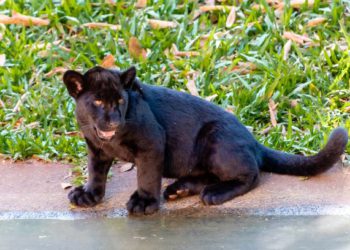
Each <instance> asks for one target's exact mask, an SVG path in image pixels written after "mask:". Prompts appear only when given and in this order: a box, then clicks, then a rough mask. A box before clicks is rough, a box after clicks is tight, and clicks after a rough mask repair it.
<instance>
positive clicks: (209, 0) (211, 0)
mask: <svg viewBox="0 0 350 250" xmlns="http://www.w3.org/2000/svg"><path fill="white" fill-rule="evenodd" d="M204 2H205V4H206V5H210V6H211V5H215V0H205V1H204Z"/></svg>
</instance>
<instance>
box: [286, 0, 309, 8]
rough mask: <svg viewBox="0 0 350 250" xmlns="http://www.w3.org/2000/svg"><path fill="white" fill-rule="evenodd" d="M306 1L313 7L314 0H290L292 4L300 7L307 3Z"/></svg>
mask: <svg viewBox="0 0 350 250" xmlns="http://www.w3.org/2000/svg"><path fill="white" fill-rule="evenodd" d="M306 1H307V5H308V6H309V7H312V6H313V5H314V3H315V1H314V0H292V1H290V6H291V7H293V8H296V9H299V8H301V7H302V6H303V5H304V4H305V3H306Z"/></svg>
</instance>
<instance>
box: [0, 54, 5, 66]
mask: <svg viewBox="0 0 350 250" xmlns="http://www.w3.org/2000/svg"><path fill="white" fill-rule="evenodd" d="M5 63H6V55H5V54H1V55H0V67H2V66H4V65H5Z"/></svg>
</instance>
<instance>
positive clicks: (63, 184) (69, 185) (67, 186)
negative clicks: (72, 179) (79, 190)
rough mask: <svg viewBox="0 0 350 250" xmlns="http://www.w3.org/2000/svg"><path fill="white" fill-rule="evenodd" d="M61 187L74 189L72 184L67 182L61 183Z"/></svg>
mask: <svg viewBox="0 0 350 250" xmlns="http://www.w3.org/2000/svg"><path fill="white" fill-rule="evenodd" d="M61 187H62V188H63V189H68V188H71V187H72V184H70V183H67V182H62V183H61Z"/></svg>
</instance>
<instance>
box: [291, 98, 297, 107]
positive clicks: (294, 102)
mask: <svg viewBox="0 0 350 250" xmlns="http://www.w3.org/2000/svg"><path fill="white" fill-rule="evenodd" d="M297 105H298V100H296V99H293V100H291V101H290V106H291V107H292V108H295V107H296V106H297Z"/></svg>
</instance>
